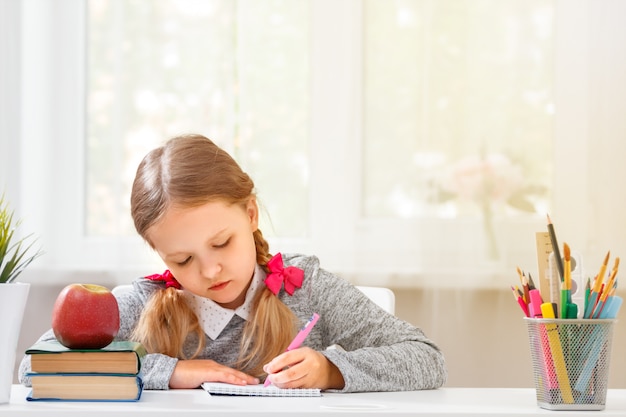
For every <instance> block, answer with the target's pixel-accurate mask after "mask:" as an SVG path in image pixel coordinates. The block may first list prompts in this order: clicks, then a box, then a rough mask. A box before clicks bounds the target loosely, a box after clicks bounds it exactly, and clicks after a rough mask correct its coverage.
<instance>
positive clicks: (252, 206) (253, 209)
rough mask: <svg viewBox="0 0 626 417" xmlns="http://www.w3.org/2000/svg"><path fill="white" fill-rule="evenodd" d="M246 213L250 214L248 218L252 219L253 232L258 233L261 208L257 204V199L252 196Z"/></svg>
mask: <svg viewBox="0 0 626 417" xmlns="http://www.w3.org/2000/svg"><path fill="white" fill-rule="evenodd" d="M246 213H248V217H249V218H250V226H251V228H252V231H253V232H256V231H257V229H258V228H259V206H258V204H257V202H256V197H254V196H252V197H250V199H249V200H248V204H247V205H246Z"/></svg>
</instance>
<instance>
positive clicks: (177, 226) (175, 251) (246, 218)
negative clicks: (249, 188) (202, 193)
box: [147, 198, 258, 309]
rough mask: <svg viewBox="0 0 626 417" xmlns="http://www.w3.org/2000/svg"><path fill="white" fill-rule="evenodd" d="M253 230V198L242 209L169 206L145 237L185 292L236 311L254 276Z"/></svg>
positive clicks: (255, 221)
mask: <svg viewBox="0 0 626 417" xmlns="http://www.w3.org/2000/svg"><path fill="white" fill-rule="evenodd" d="M257 227H258V208H257V205H256V200H255V199H254V198H250V200H249V201H248V204H247V205H246V207H245V208H243V207H241V206H240V205H229V204H226V203H224V202H222V201H214V202H210V203H207V204H205V205H203V206H200V207H194V208H175V207H174V208H170V209H169V210H168V211H167V212H166V214H165V216H164V217H163V218H162V219H161V220H160V221H159V222H158V223H156V224H155V225H154V226H152V227H151V228H150V229H149V230H148V236H147V237H148V239H149V241H150V242H152V244H153V246H154V249H155V250H156V251H157V253H158V254H159V256H161V258H162V259H163V261H164V262H165V264H166V265H167V267H168V268H169V270H170V271H171V272H172V274H173V275H174V276H175V277H176V279H177V280H178V282H180V284H181V285H182V286H183V287H184V288H185V289H186V290H188V291H191V292H192V293H194V294H196V295H199V296H202V297H206V298H210V299H211V300H213V301H215V302H216V303H218V304H220V305H221V306H222V307H225V308H230V309H235V308H237V307H239V306H240V305H242V304H243V302H244V300H245V296H246V291H247V289H248V287H249V285H250V281H251V280H252V276H253V274H254V268H255V265H256V247H255V244H254V237H253V235H252V233H253V232H254V231H255V230H257Z"/></svg>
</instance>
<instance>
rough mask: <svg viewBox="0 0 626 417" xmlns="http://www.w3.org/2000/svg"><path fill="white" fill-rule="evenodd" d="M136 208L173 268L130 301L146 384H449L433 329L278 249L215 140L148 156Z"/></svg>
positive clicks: (143, 228)
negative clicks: (302, 334) (294, 343)
mask: <svg viewBox="0 0 626 417" xmlns="http://www.w3.org/2000/svg"><path fill="white" fill-rule="evenodd" d="M131 213H132V217H133V220H134V223H135V227H136V229H137V232H138V233H139V234H140V235H141V236H142V237H143V238H144V239H145V241H146V242H147V243H148V244H149V245H150V246H151V247H152V248H153V249H154V250H155V251H156V252H157V253H158V254H159V256H160V257H161V258H162V259H163V261H164V262H165V264H166V266H167V267H168V270H167V271H165V272H164V273H163V274H157V275H151V276H148V277H145V278H141V279H139V280H136V281H135V282H134V283H133V291H132V292H130V293H127V294H123V295H121V296H120V297H119V299H118V303H119V307H120V321H121V325H120V331H119V334H118V336H117V338H118V339H133V340H137V341H140V342H141V343H143V344H144V345H145V346H146V348H147V349H148V352H149V355H148V356H147V357H146V359H145V362H144V364H143V378H144V384H145V388H147V389H168V388H196V387H198V386H199V385H200V384H201V383H202V382H205V381H219V382H227V383H231V384H238V385H245V384H257V383H259V382H261V381H262V380H264V379H265V378H269V380H270V381H271V383H272V384H274V385H276V386H277V387H279V388H320V389H326V390H328V389H333V390H341V391H344V392H356V391H398V390H418V389H433V388H438V387H440V386H442V385H443V384H444V382H445V379H446V370H445V366H444V359H443V355H442V354H441V352H440V351H439V349H438V348H437V347H436V346H435V345H434V344H433V342H431V341H430V340H429V339H427V338H426V337H425V336H424V334H423V333H422V331H421V330H419V329H418V328H416V327H414V326H412V325H410V324H408V323H406V322H404V321H402V320H400V319H398V318H396V317H395V316H393V315H391V314H388V313H386V312H385V311H383V310H382V309H381V308H379V307H378V306H377V305H375V304H374V303H373V302H372V301H370V300H369V299H368V298H367V297H366V296H365V295H364V294H362V293H361V292H360V291H359V290H358V289H356V288H355V287H353V286H352V285H350V284H349V283H348V282H347V281H345V280H342V279H340V278H338V277H337V276H335V275H333V274H331V273H329V272H327V271H325V270H323V269H321V268H320V265H319V261H318V259H317V258H315V257H312V256H303V255H295V254H293V255H287V254H285V255H281V254H275V255H274V256H272V255H271V254H270V252H269V247H268V244H267V242H266V241H265V239H264V238H263V235H262V234H261V230H259V228H258V218H259V209H258V206H257V201H256V197H255V194H254V184H253V182H252V180H251V179H250V177H249V176H248V175H247V174H246V173H245V172H243V171H242V170H241V168H240V167H239V165H238V164H237V163H236V162H235V161H234V160H233V159H232V158H231V157H230V155H228V153H226V152H225V151H224V150H222V149H220V148H219V147H218V146H216V145H215V144H214V143H213V142H211V141H210V140H209V139H207V138H205V137H202V136H199V135H186V136H181V137H176V138H173V139H171V140H169V141H168V142H167V143H166V144H165V145H164V146H162V147H160V148H157V149H154V150H153V151H151V152H150V153H148V155H147V156H146V157H145V158H144V160H143V161H142V162H141V163H140V165H139V168H138V170H137V174H136V177H135V181H134V183H133V188H132V194H131ZM315 312H316V313H318V314H319V316H320V318H319V321H318V323H317V325H316V326H315V327H314V328H313V330H312V331H311V333H310V334H309V335H308V337H307V338H306V340H305V341H304V344H303V346H302V347H301V348H298V349H295V350H291V351H288V352H285V348H286V347H287V345H288V344H289V343H290V342H291V340H292V339H293V337H294V336H295V334H296V333H297V331H298V329H299V328H300V327H301V326H302V325H303V323H305V322H306V321H307V320H308V319H309V318H310V317H311V316H312V315H313V313H315ZM44 337H46V336H45V335H44ZM47 337H51V336H50V333H48V334H47ZM332 345H337V347H336V348H334V349H327V348H328V347H329V346H332ZM24 362H25V363H23V364H22V365H23V366H22V372H21V374H22V375H23V372H26V371H27V370H28V368H29V366H27V365H28V361H27V358H26V359H25V361H24Z"/></svg>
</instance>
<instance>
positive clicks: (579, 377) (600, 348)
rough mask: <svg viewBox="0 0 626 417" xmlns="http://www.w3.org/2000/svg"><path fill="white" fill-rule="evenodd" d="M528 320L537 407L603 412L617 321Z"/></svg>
mask: <svg viewBox="0 0 626 417" xmlns="http://www.w3.org/2000/svg"><path fill="white" fill-rule="evenodd" d="M524 320H526V323H527V325H528V337H529V342H530V355H531V359H532V364H533V374H534V380H535V388H536V392H537V405H539V407H541V408H545V409H548V410H603V409H604V408H605V405H606V390H607V387H608V380H609V362H610V356H611V355H610V354H611V342H612V339H613V324H614V323H615V321H616V320H614V319H579V320H576V319H533V318H525V319H524Z"/></svg>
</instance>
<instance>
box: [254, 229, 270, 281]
mask: <svg viewBox="0 0 626 417" xmlns="http://www.w3.org/2000/svg"><path fill="white" fill-rule="evenodd" d="M254 245H255V246H256V263H257V264H259V265H261V267H263V269H265V270H266V271H265V272H268V271H267V263H268V262H269V260H270V259H271V258H272V256H271V255H270V253H269V252H270V245H269V244H268V243H267V241H266V240H265V238H264V237H263V233H261V229H256V231H255V232H254Z"/></svg>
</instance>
